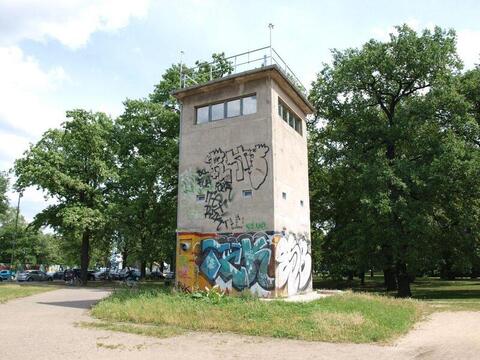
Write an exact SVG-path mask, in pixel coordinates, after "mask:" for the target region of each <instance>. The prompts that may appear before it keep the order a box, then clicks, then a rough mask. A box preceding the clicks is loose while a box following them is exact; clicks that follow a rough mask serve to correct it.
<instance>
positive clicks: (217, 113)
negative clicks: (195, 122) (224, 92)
mask: <svg viewBox="0 0 480 360" xmlns="http://www.w3.org/2000/svg"><path fill="white" fill-rule="evenodd" d="M211 109H212V121H215V120H220V119H223V118H224V117H225V104H224V103H220V104H214V105H212V106H211Z"/></svg>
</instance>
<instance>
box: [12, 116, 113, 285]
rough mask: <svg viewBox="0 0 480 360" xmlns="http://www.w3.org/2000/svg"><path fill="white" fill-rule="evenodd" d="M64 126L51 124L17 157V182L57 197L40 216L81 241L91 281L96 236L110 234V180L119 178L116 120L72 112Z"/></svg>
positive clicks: (85, 275)
mask: <svg viewBox="0 0 480 360" xmlns="http://www.w3.org/2000/svg"><path fill="white" fill-rule="evenodd" d="M67 118H68V121H66V122H65V123H63V124H62V126H61V128H60V129H51V130H48V131H47V132H46V133H45V134H44V135H43V136H42V138H41V139H40V140H39V141H38V142H37V143H36V144H34V145H32V146H30V148H29V150H28V151H26V153H25V154H24V157H23V158H21V159H18V160H17V161H16V162H15V167H14V171H15V174H16V176H17V182H16V188H17V189H19V190H23V189H25V188H27V187H29V186H35V187H37V188H38V189H41V190H43V191H45V192H46V194H47V196H49V197H51V198H53V199H55V201H56V204H54V205H50V206H48V207H47V208H46V209H45V210H43V211H42V212H41V213H39V214H37V215H36V216H35V219H34V225H35V226H37V227H40V226H41V225H50V226H51V227H53V228H54V229H56V230H60V231H61V232H63V234H64V235H65V234H68V237H69V238H70V239H71V241H72V244H78V242H77V241H79V242H80V247H79V248H78V247H77V249H78V250H79V253H80V254H81V255H80V264H81V278H82V282H83V284H86V282H87V278H88V266H89V262H90V245H91V240H92V239H93V240H94V241H100V239H101V238H102V236H103V234H104V227H105V224H106V223H107V221H108V219H107V218H106V216H105V214H106V208H107V207H108V204H107V203H106V201H105V194H106V191H107V186H108V184H109V183H110V182H112V180H113V179H114V178H115V172H114V166H113V161H114V157H113V152H112V148H111V146H110V144H111V136H112V130H113V123H112V121H111V120H110V118H109V117H108V116H106V115H105V114H103V113H91V112H87V111H84V110H73V111H68V112H67ZM65 238H67V237H65Z"/></svg>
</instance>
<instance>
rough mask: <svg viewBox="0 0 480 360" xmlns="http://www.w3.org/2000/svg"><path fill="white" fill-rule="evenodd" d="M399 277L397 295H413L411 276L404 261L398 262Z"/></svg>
mask: <svg viewBox="0 0 480 360" xmlns="http://www.w3.org/2000/svg"><path fill="white" fill-rule="evenodd" d="M397 279H398V292H397V296H398V297H400V298H406V297H411V296H412V292H411V290H410V277H409V276H408V271H407V264H405V263H403V262H398V263H397Z"/></svg>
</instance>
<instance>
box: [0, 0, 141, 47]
mask: <svg viewBox="0 0 480 360" xmlns="http://www.w3.org/2000/svg"><path fill="white" fill-rule="evenodd" d="M148 5H149V0H135V1H131V0H69V1H65V0H42V1H38V0H6V1H2V2H1V3H0V45H12V44H18V42H19V41H21V40H24V39H29V40H35V41H47V40H49V39H55V40H57V41H59V42H60V43H62V44H63V45H65V46H67V47H69V48H71V49H77V48H79V47H82V46H84V45H85V44H86V43H87V42H88V39H89V38H90V36H91V35H92V34H93V33H94V32H97V31H107V32H111V31H115V30H118V29H121V28H123V27H125V26H126V25H127V24H128V23H129V21H130V19H131V18H142V17H144V16H145V15H146V14H147V9H148Z"/></svg>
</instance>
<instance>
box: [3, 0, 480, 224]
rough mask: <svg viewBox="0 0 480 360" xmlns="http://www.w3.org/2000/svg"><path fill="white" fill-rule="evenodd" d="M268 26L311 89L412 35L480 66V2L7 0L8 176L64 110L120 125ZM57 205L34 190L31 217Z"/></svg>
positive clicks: (26, 208)
mask: <svg viewBox="0 0 480 360" xmlns="http://www.w3.org/2000/svg"><path fill="white" fill-rule="evenodd" d="M269 23H272V24H274V28H273V31H272V44H273V47H274V48H275V49H276V50H277V51H278V53H279V54H280V55H281V56H282V58H283V59H284V60H285V61H286V62H287V63H288V65H289V66H290V68H291V69H292V70H293V71H294V72H295V73H296V75H297V76H298V77H299V78H300V80H301V81H302V82H303V83H304V85H306V87H307V88H309V85H310V83H311V82H312V81H313V80H314V79H315V76H316V73H317V72H318V71H320V69H321V67H322V64H323V63H326V62H329V61H330V60H331V56H330V50H331V49H334V48H336V49H345V48H350V47H359V46H361V45H362V44H363V43H365V42H366V41H368V40H369V39H371V38H376V39H379V40H386V39H387V38H388V34H389V33H390V32H392V31H394V26H395V25H400V24H403V23H407V24H408V25H410V26H411V27H412V28H414V29H415V30H422V29H424V28H433V26H435V25H438V26H441V27H442V28H445V29H450V28H453V29H455V30H456V32H457V36H458V44H457V47H458V53H459V55H460V58H461V59H462V60H463V62H464V64H465V68H466V69H469V68H472V67H473V66H474V64H476V63H480V56H479V54H480V1H477V0H471V1H468V0H463V1H453V0H452V1H441V0H436V1H434V0H416V1H405V0H403V1H396V2H393V1H385V0H382V1H369V0H363V1H358V0H357V1H353V0H350V1H347V0H344V1H342V0H337V1H333V0H330V1H323V0H322V1H320V0H318V1H313V0H312V1H261V0H256V1H249V0H242V1H227V0H224V1H220V0H185V1H182V0H176V1H163V0H157V1H154V0H131V1H126V0H0V171H8V170H9V169H10V168H11V167H12V166H13V162H14V160H15V159H16V158H19V157H21V156H22V154H23V152H24V151H25V150H27V149H28V146H29V144H30V143H35V142H36V141H38V140H39V139H40V137H41V135H42V133H43V132H45V131H46V130H47V129H49V128H52V127H58V126H60V124H61V123H62V122H63V121H64V120H65V111H66V110H69V109H74V108H83V109H87V110H92V111H104V112H106V113H108V114H110V115H111V116H112V117H116V116H118V115H120V114H121V112H122V106H123V105H122V102H123V101H124V100H125V99H127V98H130V99H134V98H142V97H146V96H148V94H149V93H151V92H152V90H153V88H154V85H155V84H157V83H158V82H159V81H160V79H161V75H162V73H163V72H164V71H165V69H167V68H168V67H170V66H171V65H172V64H173V63H177V62H179V60H180V52H181V51H183V52H184V55H183V61H184V62H185V63H186V64H187V65H193V63H194V62H195V61H196V60H198V59H202V60H207V59H209V58H210V55H211V54H212V53H214V52H225V54H226V55H227V56H228V55H235V54H238V53H242V52H244V51H248V50H252V49H255V48H259V47H263V46H267V45H268V43H269V29H268V24H269ZM13 180H14V179H13V178H12V176H11V182H12V181H13ZM9 196H10V200H11V203H12V206H13V205H16V201H17V194H15V193H14V192H13V191H10V194H9ZM49 202H51V200H48V199H45V198H44V196H43V194H42V193H41V192H40V191H38V190H36V189H28V190H27V191H26V192H25V193H24V196H23V198H22V202H21V212H22V214H23V215H24V216H25V217H26V219H27V220H28V221H30V220H32V219H33V217H34V216H35V214H36V213H38V212H39V211H41V210H42V209H43V208H45V207H46V206H47V205H48V204H49Z"/></svg>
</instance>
